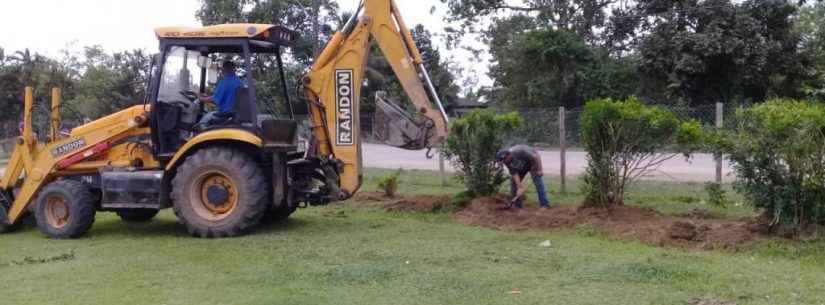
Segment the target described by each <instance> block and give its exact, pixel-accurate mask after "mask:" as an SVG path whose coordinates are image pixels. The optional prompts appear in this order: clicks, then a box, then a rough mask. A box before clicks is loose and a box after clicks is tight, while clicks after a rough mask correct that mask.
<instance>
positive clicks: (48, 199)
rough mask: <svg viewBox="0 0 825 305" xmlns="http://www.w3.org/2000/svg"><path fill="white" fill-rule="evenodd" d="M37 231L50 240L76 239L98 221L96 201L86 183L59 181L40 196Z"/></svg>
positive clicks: (45, 189)
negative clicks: (96, 219)
mask: <svg viewBox="0 0 825 305" xmlns="http://www.w3.org/2000/svg"><path fill="white" fill-rule="evenodd" d="M35 218H36V219H37V227H38V228H40V232H43V234H45V235H46V236H48V237H51V238H57V239H63V238H76V237H79V236H81V235H83V234H84V233H86V232H87V231H89V229H90V228H91V227H92V223H94V221H95V200H94V196H92V192H91V190H89V187H88V186H87V185H85V184H83V182H79V181H74V180H59V181H55V182H52V183H49V184H48V185H46V187H44V188H43V190H41V191H40V194H39V195H38V196H37V208H36V210H35Z"/></svg>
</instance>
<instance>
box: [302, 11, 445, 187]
mask: <svg viewBox="0 0 825 305" xmlns="http://www.w3.org/2000/svg"><path fill="white" fill-rule="evenodd" d="M373 39H374V40H375V41H376V42H377V43H378V46H379V47H380V49H381V51H382V53H383V54H384V57H385V58H386V59H387V61H388V62H389V63H390V65H391V66H392V69H393V71H394V72H395V75H396V76H397V77H398V80H399V81H400V82H401V85H402V87H403V88H404V91H405V92H406V93H407V95H408V97H409V99H410V101H411V102H412V103H413V104H414V106H415V109H417V110H418V111H419V112H420V114H421V115H422V116H423V117H425V118H426V119H427V120H428V121H430V122H431V123H432V124H431V128H429V130H428V132H427V139H426V143H427V145H426V146H427V147H436V146H438V145H439V144H440V143H441V142H442V141H443V140H444V138H445V137H446V134H447V120H448V119H447V115H446V113H445V112H444V109H443V107H442V106H441V101H440V100H439V99H438V95H437V94H436V92H435V89H434V88H433V86H432V83H431V82H430V80H429V76H428V75H427V71H426V70H425V69H424V65H423V60H422V58H421V54H420V53H419V51H418V48H417V47H416V46H415V43H414V41H413V38H412V35H411V33H410V31H409V29H408V28H407V26H406V24H405V23H404V21H403V19H402V18H401V15H400V14H399V12H398V7H397V6H396V4H395V1H393V0H363V1H362V2H361V4H360V6H359V8H358V10H357V11H356V13H355V14H354V15H353V16H352V19H350V21H349V22H348V23H347V24H346V25H345V26H344V28H343V29H342V30H341V31H339V32H337V33H335V35H334V36H333V37H332V39H330V41H329V42H328V43H327V45H326V47H325V48H324V50H323V52H322V53H321V54H320V56H319V57H318V58H317V59H316V61H315V63H314V64H313V66H312V68H311V70H310V71H309V73H308V74H307V75H306V76H305V77H304V78H303V80H302V81H303V84H304V94H305V96H306V98H307V101H308V103H309V110H310V119H311V123H312V132H313V136H314V138H315V140H316V141H317V142H316V144H317V155H318V157H320V158H321V159H323V160H327V161H328V162H330V163H335V164H334V167H335V170H336V171H337V176H338V177H334V176H336V175H333V177H332V178H330V177H328V180H330V179H331V180H338V181H328V183H327V184H328V186H329V184H337V187H333V190H332V191H331V193H337V194H331V195H333V197H337V198H335V199H345V198H347V197H349V196H351V195H352V194H353V193H354V192H355V191H357V190H358V188H359V187H360V185H361V171H362V159H361V142H360V136H361V130H360V118H359V109H360V94H361V84H362V83H363V79H364V67H365V63H366V61H367V57H368V56H369V51H370V43H371V42H372V40H373ZM419 74H421V75H423V77H424V79H423V80H422V79H421V77H419ZM425 84H426V85H427V88H426V89H429V90H430V95H431V96H432V97H433V98H434V99H435V102H436V104H435V105H437V108H436V107H434V106H433V103H431V101H430V96H428V94H427V91H426V90H425ZM325 171H327V170H325ZM328 174H329V173H328ZM328 176H329V175H328Z"/></svg>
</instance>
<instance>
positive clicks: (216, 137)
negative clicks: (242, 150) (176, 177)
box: [166, 128, 263, 170]
mask: <svg viewBox="0 0 825 305" xmlns="http://www.w3.org/2000/svg"><path fill="white" fill-rule="evenodd" d="M226 140H231V141H238V142H244V143H248V144H252V145H255V146H258V147H261V146H263V140H261V138H260V137H258V136H257V135H255V134H253V133H251V132H249V131H246V130H241V129H233V128H225V129H216V130H210V131H207V132H203V133H200V134H198V135H197V136H195V137H193V138H191V139H189V141H186V143H184V144H183V146H181V148H180V149H178V151H177V152H176V153H175V155H174V156H173V157H172V159H171V160H170V161H169V163H168V164H167V165H166V170H171V169H172V168H174V167H175V165H176V164H177V163H178V161H180V160H181V159H182V158H183V156H185V155H186V154H187V153H188V152H189V151H190V150H191V149H193V148H195V147H196V146H198V145H200V144H204V143H208V142H213V141H226Z"/></svg>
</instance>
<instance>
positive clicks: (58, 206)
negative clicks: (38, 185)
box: [46, 195, 69, 229]
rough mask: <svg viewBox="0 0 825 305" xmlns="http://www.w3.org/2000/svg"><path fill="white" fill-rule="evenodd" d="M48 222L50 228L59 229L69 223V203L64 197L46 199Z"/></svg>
mask: <svg viewBox="0 0 825 305" xmlns="http://www.w3.org/2000/svg"><path fill="white" fill-rule="evenodd" d="M46 221H48V222H49V225H50V226H52V227H54V228H58V229H61V228H63V227H65V226H66V224H68V223H69V203H68V202H67V201H66V199H65V198H63V196H59V195H58V196H49V197H48V198H46Z"/></svg>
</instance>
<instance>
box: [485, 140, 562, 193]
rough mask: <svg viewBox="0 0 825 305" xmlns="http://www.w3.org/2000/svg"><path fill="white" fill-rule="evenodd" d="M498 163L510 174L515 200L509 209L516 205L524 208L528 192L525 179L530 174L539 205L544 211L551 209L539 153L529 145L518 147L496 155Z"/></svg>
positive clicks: (504, 150) (503, 150) (511, 190)
mask: <svg viewBox="0 0 825 305" xmlns="http://www.w3.org/2000/svg"><path fill="white" fill-rule="evenodd" d="M496 162H499V163H502V164H504V165H505V166H506V167H507V170H508V171H509V172H510V194H511V195H512V196H513V198H512V199H511V200H510V204H509V205H508V207H510V206H513V205H515V207H516V208H519V209H520V208H522V207H523V202H524V193H525V192H526V191H527V184H526V183H524V178H525V177H526V176H527V173H530V178H532V179H533V184H534V185H535V186H536V193H538V197H539V204H541V208H542V209H546V208H549V207H550V200H549V199H548V198H547V189H546V188H545V187H544V180H543V179H542V178H543V176H544V172H543V171H542V168H541V156H540V155H539V152H538V151H537V150H536V149H534V148H532V147H530V146H527V145H516V146H513V147H510V148H509V149H502V150H499V151H498V152H497V153H496Z"/></svg>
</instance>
